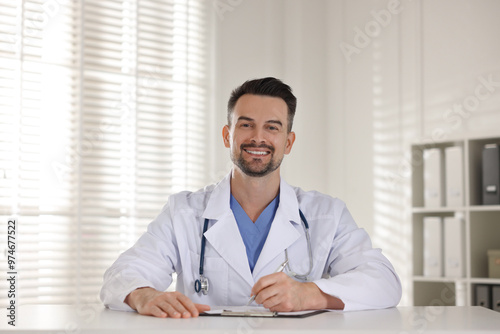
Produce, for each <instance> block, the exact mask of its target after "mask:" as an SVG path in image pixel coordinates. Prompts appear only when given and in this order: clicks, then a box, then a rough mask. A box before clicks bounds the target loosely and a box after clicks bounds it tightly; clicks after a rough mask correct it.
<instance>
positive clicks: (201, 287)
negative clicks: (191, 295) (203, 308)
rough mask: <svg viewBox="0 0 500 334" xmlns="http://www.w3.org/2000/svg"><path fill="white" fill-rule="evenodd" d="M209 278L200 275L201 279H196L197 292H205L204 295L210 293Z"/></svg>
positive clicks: (195, 288)
mask: <svg viewBox="0 0 500 334" xmlns="http://www.w3.org/2000/svg"><path fill="white" fill-rule="evenodd" d="M208 287H209V285H208V279H207V278H206V277H205V276H200V278H199V279H197V280H196V281H194V291H196V293H200V291H201V293H203V294H204V295H206V294H208Z"/></svg>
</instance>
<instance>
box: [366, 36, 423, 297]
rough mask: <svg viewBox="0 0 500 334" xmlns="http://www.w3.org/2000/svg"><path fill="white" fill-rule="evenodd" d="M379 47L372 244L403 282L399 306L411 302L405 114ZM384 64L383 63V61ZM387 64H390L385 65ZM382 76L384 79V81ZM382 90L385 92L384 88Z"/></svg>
mask: <svg viewBox="0 0 500 334" xmlns="http://www.w3.org/2000/svg"><path fill="white" fill-rule="evenodd" d="M382 50H386V49H385V48H384V49H383V48H382V47H381V43H380V42H379V41H374V43H373V54H372V56H373V67H372V71H373V72H372V79H373V103H372V106H373V109H372V114H373V159H374V160H373V175H374V184H373V191H374V208H373V210H374V235H373V241H374V245H375V247H380V248H382V250H383V252H384V254H385V255H386V256H387V257H388V258H389V260H390V261H391V263H392V264H393V265H394V267H395V268H396V271H397V272H398V274H399V276H400V279H401V281H402V284H403V298H402V300H401V303H400V305H410V303H411V299H410V296H411V276H410V275H411V242H410V240H411V226H410V224H409V216H410V211H409V210H410V209H409V208H410V204H409V203H410V197H409V195H410V183H409V179H410V178H409V175H410V174H407V173H403V174H402V173H401V171H402V170H404V171H406V170H405V169H404V167H406V165H404V163H403V162H404V161H405V160H404V159H403V157H404V155H405V150H406V147H405V143H404V140H403V138H404V137H405V136H406V135H407V134H406V135H405V134H403V132H404V131H405V128H411V127H414V124H407V123H408V119H410V120H411V119H412V118H411V117H410V118H408V119H406V120H405V119H404V117H405V113H404V111H403V110H402V109H401V102H400V99H399V97H398V94H397V92H396V94H394V92H393V91H389V90H390V89H388V88H387V87H388V86H390V84H388V83H387V81H388V80H389V79H392V80H394V78H384V76H383V74H382V73H387V71H386V70H385V71H383V67H384V59H383V58H384V57H383V56H384V55H383V53H382ZM385 65H387V63H385ZM389 66H391V64H389ZM384 79H385V81H384ZM384 89H385V90H386V91H384Z"/></svg>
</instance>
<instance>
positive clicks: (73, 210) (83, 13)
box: [0, 0, 209, 305]
mask: <svg viewBox="0 0 500 334" xmlns="http://www.w3.org/2000/svg"><path fill="white" fill-rule="evenodd" d="M208 5H209V4H208V3H207V2H206V1H203V0H161V1H160V0H82V1H63V0H49V1H42V0H39V1H35V0H32V1H28V0H24V1H15V2H13V1H8V0H0V164H1V165H0V216H1V219H2V226H3V228H2V230H1V231H0V235H1V241H0V246H2V248H1V249H2V250H5V251H3V252H2V255H0V257H1V258H2V262H3V263H2V266H4V267H5V264H6V263H7V259H6V254H7V253H6V250H7V245H6V241H7V236H6V232H7V221H8V219H9V218H10V217H15V218H16V219H17V221H18V224H17V240H16V242H17V271H18V282H17V290H18V293H17V304H18V305H19V304H25V303H79V302H84V301H96V299H97V295H98V292H99V289H100V286H101V283H102V275H103V273H104V270H105V269H106V268H107V267H108V266H109V265H110V264H111V263H112V262H113V261H114V260H115V259H116V257H117V256H118V255H119V253H120V252H122V251H124V250H125V249H127V248H128V247H130V246H131V245H132V243H133V242H135V240H136V239H137V238H138V237H139V236H140V235H141V234H142V233H143V232H144V231H145V228H146V226H147V224H148V223H149V222H150V221H151V220H152V219H153V218H154V217H155V216H156V215H157V214H158V213H159V212H160V210H161V207H162V206H163V205H164V204H165V202H166V200H167V197H168V195H169V194H171V193H173V192H177V191H180V190H186V189H188V190H194V189H197V188H199V187H201V186H203V185H204V183H205V180H206V179H207V175H206V174H207V171H206V169H205V168H204V167H203V166H204V161H206V156H205V151H206V148H205V146H204V143H206V137H205V136H206V133H205V127H206V123H207V115H206V110H207V105H208V97H207V94H208V83H209V80H208V66H209V64H208V62H207V59H208V57H209V54H208V45H207V39H208V34H209V31H208V30H209V29H208V26H209V24H208ZM5 271H7V269H5ZM6 287H7V282H6V281H5V280H4V281H1V282H0V289H1V290H2V291H5V289H4V288H6ZM0 303H1V304H2V305H5V304H7V303H8V300H7V296H6V295H3V294H2V295H0Z"/></svg>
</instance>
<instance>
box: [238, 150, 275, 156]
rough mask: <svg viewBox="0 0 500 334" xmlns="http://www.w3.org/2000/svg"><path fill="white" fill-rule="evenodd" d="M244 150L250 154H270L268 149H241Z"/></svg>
mask: <svg viewBox="0 0 500 334" xmlns="http://www.w3.org/2000/svg"><path fill="white" fill-rule="evenodd" d="M243 150H244V151H245V152H247V153H250V154H255V155H268V154H271V152H269V151H255V150H249V149H243Z"/></svg>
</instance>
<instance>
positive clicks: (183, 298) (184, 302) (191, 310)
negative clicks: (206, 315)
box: [178, 294, 200, 317]
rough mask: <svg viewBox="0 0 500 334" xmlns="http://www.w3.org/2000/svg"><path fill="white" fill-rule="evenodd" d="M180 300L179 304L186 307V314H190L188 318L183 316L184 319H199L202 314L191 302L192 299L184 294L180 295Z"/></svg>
mask: <svg viewBox="0 0 500 334" xmlns="http://www.w3.org/2000/svg"><path fill="white" fill-rule="evenodd" d="M178 299H179V302H180V303H181V304H182V305H183V306H184V308H185V310H186V312H188V313H189V314H188V316H186V315H185V314H183V317H190V316H193V317H197V316H198V315H199V314H200V313H199V312H198V309H197V308H196V306H195V305H194V303H193V302H192V301H191V299H189V298H188V297H186V296H185V295H183V294H180V295H179V296H178Z"/></svg>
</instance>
